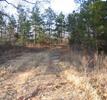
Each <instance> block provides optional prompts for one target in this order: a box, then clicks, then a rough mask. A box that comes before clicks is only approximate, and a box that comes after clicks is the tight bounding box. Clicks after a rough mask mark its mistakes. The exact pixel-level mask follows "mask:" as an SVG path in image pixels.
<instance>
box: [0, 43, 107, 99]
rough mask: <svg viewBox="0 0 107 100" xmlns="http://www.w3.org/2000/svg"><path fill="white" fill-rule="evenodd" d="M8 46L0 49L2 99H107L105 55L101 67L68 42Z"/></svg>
mask: <svg viewBox="0 0 107 100" xmlns="http://www.w3.org/2000/svg"><path fill="white" fill-rule="evenodd" d="M6 48H8V49H6ZM6 48H3V47H2V49H1V51H0V52H1V53H0V100H107V70H106V67H107V63H106V61H107V58H106V57H105V59H104V60H103V63H102V68H101V69H100V70H99V69H97V66H96V68H88V67H87V66H85V65H87V63H86V62H87V61H86V59H85V58H84V56H81V55H79V54H77V53H75V54H74V52H72V51H71V50H70V49H69V48H68V47H67V46H61V45H60V46H56V47H55V46H51V48H49V47H41V48H40V47H38V48H37V47H32V48H31V47H29V48H28V47H11V48H10V47H6ZM85 67H87V68H85Z"/></svg>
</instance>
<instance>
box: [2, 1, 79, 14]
mask: <svg viewBox="0 0 107 100" xmlns="http://www.w3.org/2000/svg"><path fill="white" fill-rule="evenodd" d="M7 1H8V2H11V3H13V4H14V5H16V6H17V4H18V3H22V4H23V3H24V2H22V1H21V0H7ZM28 1H30V2H35V1H36V0H28ZM2 4H3V5H6V4H4V3H2ZM50 5H51V7H52V9H53V10H54V11H55V12H58V13H59V12H61V11H62V12H63V13H64V14H68V13H71V12H72V11H73V10H75V9H77V7H78V6H77V4H76V3H75V2H74V0H51V4H50ZM28 6H30V7H31V5H30V4H29V5H28ZM46 7H48V5H45V8H46ZM7 12H9V13H15V12H16V10H15V9H14V8H13V7H11V6H8V9H7Z"/></svg>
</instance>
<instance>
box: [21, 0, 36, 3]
mask: <svg viewBox="0 0 107 100" xmlns="http://www.w3.org/2000/svg"><path fill="white" fill-rule="evenodd" d="M22 1H25V2H27V3H30V4H35V3H33V2H30V1H27V0H22Z"/></svg>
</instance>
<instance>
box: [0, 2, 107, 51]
mask: <svg viewBox="0 0 107 100" xmlns="http://www.w3.org/2000/svg"><path fill="white" fill-rule="evenodd" d="M76 1H77V3H80V7H79V9H78V10H76V11H73V13H71V14H68V15H67V16H66V15H64V14H63V13H62V12H61V13H59V14H56V13H55V12H54V10H53V9H52V8H51V7H49V8H48V9H45V10H44V12H43V11H41V10H40V9H41V6H38V4H39V3H36V4H35V5H33V7H32V9H30V8H28V7H26V6H23V5H21V4H19V5H18V6H17V8H15V9H17V16H16V15H8V17H7V16H6V15H5V14H3V13H0V41H1V42H3V41H7V42H8V43H11V44H14V43H20V44H22V45H25V44H26V43H29V42H32V43H35V44H36V43H40V44H42V43H61V42H63V38H65V37H67V38H68V39H69V44H70V45H77V46H79V47H81V48H86V49H93V50H97V51H101V50H105V51H106V50H107V1H102V0H86V1H84V0H82V1H81V0H76ZM0 10H2V11H3V8H0ZM68 35H69V36H68ZM5 36H7V37H8V39H7V38H4V37H5Z"/></svg>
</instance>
